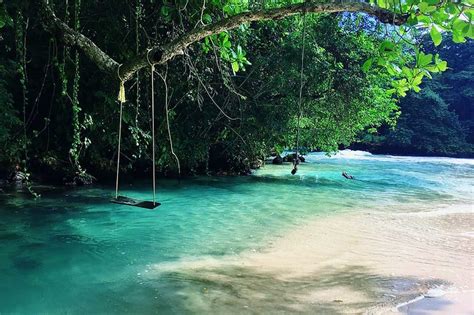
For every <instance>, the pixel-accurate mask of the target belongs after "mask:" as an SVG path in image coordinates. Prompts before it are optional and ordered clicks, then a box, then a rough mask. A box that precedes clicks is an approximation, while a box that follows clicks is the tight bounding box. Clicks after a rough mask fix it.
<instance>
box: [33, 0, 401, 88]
mask: <svg viewBox="0 0 474 315" xmlns="http://www.w3.org/2000/svg"><path fill="white" fill-rule="evenodd" d="M39 1H40V3H41V11H42V12H41V14H42V16H43V19H42V20H43V25H44V27H45V29H46V30H47V31H49V32H51V33H55V34H57V35H58V36H60V38H63V39H64V41H65V42H66V43H67V44H70V45H75V46H77V47H79V48H80V49H82V50H83V52H84V53H85V54H86V55H87V56H88V57H89V58H90V59H91V60H92V61H93V62H94V63H96V64H97V66H98V67H99V68H100V69H101V70H103V71H104V72H107V73H109V74H111V75H114V76H117V71H118V66H119V64H118V63H117V62H116V61H115V60H113V59H112V58H111V57H110V56H109V55H107V54H106V53H105V52H104V51H102V50H101V49H100V48H99V47H97V45H95V43H94V42H92V41H91V40H90V39H89V38H87V37H86V36H84V35H82V34H81V33H79V32H76V31H74V30H72V29H71V28H70V27H68V26H67V25H66V24H64V23H63V22H62V21H61V20H60V19H58V18H57V17H56V16H55V14H54V12H53V11H52V10H51V8H50V7H49V6H48V4H47V0H39ZM304 12H306V13H337V12H361V13H366V14H369V15H372V16H374V17H376V18H377V19H378V20H379V21H381V22H383V23H390V24H394V25H402V24H404V23H405V22H406V21H407V18H408V16H407V15H402V14H397V13H394V12H392V11H389V10H386V9H382V8H380V7H377V6H373V5H370V4H368V3H364V2H356V1H355V0H354V2H339V1H330V2H328V3H311V2H305V3H300V4H292V5H288V6H285V7H281V8H273V9H261V10H257V11H253V12H244V13H240V14H237V15H234V16H231V17H228V18H225V19H223V20H221V21H218V22H215V23H212V24H209V25H206V26H202V27H199V28H195V29H193V30H191V31H189V32H187V33H185V34H184V35H182V36H180V37H178V38H176V39H175V40H173V41H171V42H169V43H167V44H164V45H155V46H153V47H151V48H149V49H148V50H147V51H146V52H144V53H142V54H141V55H138V56H136V57H135V58H132V59H131V60H129V61H127V62H125V63H124V64H123V65H122V66H121V67H120V77H121V78H122V79H123V80H125V81H127V80H129V79H131V78H132V76H133V74H134V73H135V72H136V71H138V70H140V69H142V68H144V67H147V66H149V64H148V59H147V54H148V57H149V58H150V61H151V62H152V63H154V64H165V63H167V62H168V61H169V60H171V59H173V58H174V57H176V56H178V55H182V54H183V53H184V50H185V49H186V48H187V47H189V46H190V45H191V44H193V43H196V42H198V41H200V40H202V39H204V38H205V37H208V36H211V35H214V34H219V33H221V32H224V31H228V30H232V29H234V28H237V27H239V26H240V25H242V24H244V23H248V22H255V21H264V20H279V19H283V18H285V17H289V16H293V15H297V14H301V13H304Z"/></svg>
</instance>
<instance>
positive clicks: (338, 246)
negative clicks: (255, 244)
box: [155, 205, 474, 314]
mask: <svg viewBox="0 0 474 315" xmlns="http://www.w3.org/2000/svg"><path fill="white" fill-rule="evenodd" d="M388 210H389V209H385V210H384V211H383V212H376V211H371V212H368V211H360V212H359V213H351V214H337V215H333V216H327V217H322V218H317V219H315V220H314V221H312V222H308V223H305V224H304V225H302V226H298V227H295V229H293V230H292V231H291V232H289V233H288V234H287V235H285V236H283V237H281V238H278V239H276V240H274V241H273V244H271V245H269V247H268V248H267V249H265V250H264V251H262V252H248V253H243V254H241V255H239V256H232V257H226V258H225V259H212V258H209V259H198V260H193V259H189V260H183V261H182V262H181V263H179V264H168V265H166V264H159V265H156V266H155V267H156V270H157V271H159V272H160V273H161V272H168V273H169V272H174V273H178V274H180V275H181V277H184V278H186V279H189V280H190V281H196V282H197V283H201V282H202V283H207V285H206V286H205V287H203V288H202V294H200V295H196V294H195V293H196V292H186V289H183V292H182V294H183V296H193V298H191V299H190V300H189V303H191V304H192V305H193V307H192V309H196V308H197V309H200V310H202V311H203V312H208V313H235V312H238V313H290V312H294V311H299V312H303V313H325V314H334V313H370V314H386V313H397V312H402V313H409V314H474V308H473V305H472V301H473V300H474V295H473V292H474V283H473V281H474V279H473V275H474V265H473V263H474V260H473V257H474V255H473V254H474V251H473V249H474V233H473V231H474V213H473V211H472V210H473V209H472V206H471V205H468V206H461V205H459V206H452V207H449V208H446V209H444V211H443V209H435V210H433V212H432V213H417V212H413V211H403V212H402V213H400V211H399V209H394V211H393V212H395V210H397V212H395V213H394V214H388V213H389V212H392V211H388ZM435 287H437V288H439V289H440V290H445V291H446V292H447V294H446V295H444V296H442V297H438V298H431V299H427V298H425V299H422V300H419V301H417V302H415V303H411V304H408V305H404V306H402V307H399V308H398V309H396V308H395V306H396V305H398V304H400V303H403V302H406V301H410V300H412V299H414V298H416V297H418V296H420V295H423V294H424V293H426V292H427V291H428V289H430V288H435ZM436 312H438V313H436Z"/></svg>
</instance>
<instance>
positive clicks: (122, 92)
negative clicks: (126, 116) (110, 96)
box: [115, 64, 126, 199]
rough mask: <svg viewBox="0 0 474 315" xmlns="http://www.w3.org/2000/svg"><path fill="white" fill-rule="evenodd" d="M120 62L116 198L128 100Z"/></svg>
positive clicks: (116, 196) (118, 73) (118, 72)
mask: <svg viewBox="0 0 474 315" xmlns="http://www.w3.org/2000/svg"><path fill="white" fill-rule="evenodd" d="M121 66H122V65H121V64H120V65H119V66H118V68H117V76H118V78H119V80H120V88H119V95H118V101H119V102H120V117H119V134H118V147H117V174H116V176H115V199H117V198H118V191H119V174H120V144H121V142H122V111H123V103H125V102H126V99H125V83H124V81H123V79H122V78H121V77H120V67H121Z"/></svg>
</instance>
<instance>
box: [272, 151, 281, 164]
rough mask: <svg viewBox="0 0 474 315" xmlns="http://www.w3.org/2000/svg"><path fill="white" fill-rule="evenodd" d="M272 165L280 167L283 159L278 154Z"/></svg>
mask: <svg viewBox="0 0 474 315" xmlns="http://www.w3.org/2000/svg"><path fill="white" fill-rule="evenodd" d="M272 164H276V165H281V164H283V158H282V157H281V155H280V154H278V155H277V156H276V157H275V158H274V159H273V160H272Z"/></svg>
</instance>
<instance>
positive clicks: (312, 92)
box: [0, 0, 474, 183]
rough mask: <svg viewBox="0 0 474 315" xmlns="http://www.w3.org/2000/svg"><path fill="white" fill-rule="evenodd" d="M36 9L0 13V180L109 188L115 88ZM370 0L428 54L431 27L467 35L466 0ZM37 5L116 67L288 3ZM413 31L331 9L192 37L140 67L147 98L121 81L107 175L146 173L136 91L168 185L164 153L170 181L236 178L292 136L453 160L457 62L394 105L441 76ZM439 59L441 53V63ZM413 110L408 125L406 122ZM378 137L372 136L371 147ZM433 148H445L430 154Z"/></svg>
mask: <svg viewBox="0 0 474 315" xmlns="http://www.w3.org/2000/svg"><path fill="white" fill-rule="evenodd" d="M39 2H41V1H39V0H36V1H23V0H11V1H8V2H7V3H5V2H2V3H0V36H1V37H0V46H1V50H0V169H1V170H2V173H3V175H5V176H6V175H7V174H8V173H9V172H10V171H11V170H12V169H13V168H14V167H15V165H18V167H20V168H21V169H24V170H29V171H30V172H31V173H32V174H33V175H34V176H37V177H40V178H42V179H45V180H46V179H47V180H55V181H65V182H72V183H80V182H84V181H86V182H87V181H88V178H89V174H91V175H93V176H95V177H97V178H99V179H102V178H108V177H111V176H112V175H113V174H114V168H115V160H116V153H117V141H118V124H119V115H118V112H119V105H118V102H117V93H118V81H117V79H118V78H111V77H110V75H107V74H105V73H104V72H102V71H101V70H100V69H99V68H98V67H97V65H96V64H94V62H92V61H91V59H90V58H86V57H85V56H84V54H83V53H82V51H81V49H79V48H78V47H79V46H77V45H76V46H74V45H68V44H65V43H64V41H63V40H61V35H62V32H59V31H58V32H56V33H55V32H51V31H50V32H47V31H45V27H44V25H43V24H44V21H43V22H42V19H41V16H39V14H38V12H41V10H39V9H38V5H37V4H36V3H39ZM376 2H377V4H378V5H379V6H381V7H382V8H387V9H389V10H393V11H394V12H396V11H397V10H398V11H399V12H400V14H407V16H409V14H410V12H412V11H413V12H415V10H417V11H416V12H422V14H421V15H416V14H414V13H411V16H410V18H409V19H408V22H407V24H409V25H411V26H413V25H422V26H424V27H425V28H427V29H428V31H429V34H430V42H434V44H435V45H439V44H440V43H441V41H442V38H441V34H440V32H441V31H443V30H445V31H449V32H452V34H453V40H454V41H455V42H456V43H459V42H464V41H466V38H472V37H473V33H474V27H473V25H472V16H473V14H472V9H471V5H472V3H471V2H470V1H469V0H468V1H463V2H461V4H459V5H454V4H449V3H447V4H446V3H444V2H443V3H439V4H438V5H436V4H434V3H432V2H433V1H425V2H423V1H418V0H412V1H401V2H398V1H397V2H396V3H393V4H391V3H389V2H386V1H376ZM45 3H46V4H47V5H48V6H50V7H51V8H52V9H53V10H54V12H55V13H56V15H57V16H58V17H59V18H60V19H61V20H62V21H63V22H64V23H65V25H67V26H68V27H69V28H70V29H72V30H74V31H76V32H81V33H83V34H85V35H86V36H88V37H89V38H90V39H91V40H92V41H93V42H94V43H96V44H97V45H98V46H99V47H101V48H102V49H103V50H105V51H106V53H108V54H110V55H111V56H113V57H114V58H115V59H116V60H128V59H131V58H133V57H135V56H137V55H139V54H140V53H141V52H143V51H146V48H147V47H150V46H151V45H152V44H154V43H157V42H158V43H159V42H168V41H170V40H173V39H176V38H178V39H179V36H181V35H183V34H186V32H188V31H189V30H192V29H195V28H198V27H200V25H212V23H214V22H216V21H218V20H219V19H222V18H226V17H229V16H230V17H232V16H234V15H238V14H239V13H241V12H244V11H248V10H258V9H262V8H263V9H267V8H270V9H271V8H274V7H278V6H281V5H283V4H287V3H290V4H291V3H293V1H286V2H285V1H267V2H257V1H234V0H232V1H224V0H211V1H207V2H206V0H204V1H179V0H177V1H156V0H134V1H131V0H130V1H116V0H113V1H112V0H104V1H82V2H81V1H80V0H70V1H59V0H50V1H45ZM398 3H399V4H398ZM402 3H403V5H402ZM466 17H467V18H466ZM410 19H411V20H410ZM400 33H403V34H402V35H401V34H400ZM422 34H423V31H419V30H418V29H417V28H403V27H400V28H399V27H395V26H391V25H389V26H387V25H386V24H383V23H381V22H379V21H378V20H377V19H376V18H374V17H370V16H368V15H366V14H353V13H333V14H306V15H295V16H290V17H288V18H285V19H282V20H278V21H274V20H269V21H253V22H250V23H243V24H241V25H240V27H238V28H236V29H233V30H228V31H223V32H219V33H217V34H213V35H211V36H208V37H206V38H205V39H204V40H202V41H199V42H196V43H194V44H192V45H190V46H189V47H187V48H184V49H183V53H182V56H180V57H179V58H178V57H176V58H174V59H172V60H170V61H169V62H167V63H166V64H161V65H157V66H156V73H155V80H154V85H155V91H153V92H152V91H151V81H150V77H151V76H150V74H151V73H150V69H149V68H148V69H147V68H144V69H140V70H138V71H137V72H136V73H134V74H133V78H132V79H131V80H129V81H128V82H126V85H125V87H126V99H127V102H126V103H125V104H124V112H123V115H124V116H123V124H124V126H123V133H122V137H123V139H122V169H121V171H122V172H124V173H128V174H133V176H135V177H137V176H140V175H145V174H149V172H150V167H151V114H150V113H151V110H150V108H151V93H155V94H154V95H155V103H156V113H155V117H154V119H155V123H156V133H157V135H156V136H157V146H156V149H157V156H156V161H157V165H158V168H159V171H160V172H161V173H163V174H165V175H169V176H174V175H176V174H177V171H178V163H177V161H176V159H175V158H174V156H173V155H172V150H173V149H174V152H175V153H176V155H177V157H179V162H180V166H181V172H182V173H183V174H195V173H201V174H202V173H209V172H226V173H245V172H247V171H248V169H249V168H251V167H254V166H258V165H259V164H260V161H261V160H263V159H264V158H265V157H266V156H268V155H269V154H270V153H271V152H277V153H279V152H281V151H282V150H283V149H285V148H289V149H291V148H294V147H295V142H296V134H297V129H298V128H297V126H299V127H300V129H301V131H300V134H301V136H300V140H299V144H300V146H301V147H303V148H305V150H323V151H328V152H331V151H335V150H337V149H338V148H340V147H341V146H345V147H347V146H349V145H350V144H351V143H352V142H353V141H355V140H357V139H360V137H361V136H360V135H361V134H362V133H366V132H367V131H369V134H370V135H371V137H372V139H370V141H372V142H374V141H377V142H380V141H381V140H380V139H381V138H380V137H382V138H383V139H382V141H385V142H384V143H388V142H389V141H395V142H396V143H397V144H396V145H397V146H400V147H402V146H405V145H406V146H408V147H409V148H412V149H413V150H407V152H408V151H409V152H430V153H431V152H434V153H449V154H451V153H455V152H458V151H459V150H460V148H463V147H464V146H465V143H466V141H471V143H472V125H469V124H470V123H471V122H472V110H471V109H472V84H471V85H469V83H467V82H465V80H471V81H472V74H471V72H469V71H470V70H469V69H471V68H472V67H473V66H474V65H473V63H472V61H469V64H468V63H467V61H466V60H465V59H463V58H462V57H461V58H458V57H456V58H453V61H452V62H453V66H451V64H450V65H449V66H450V67H453V68H454V69H456V72H454V71H453V72H451V74H450V75H451V77H449V76H448V77H444V76H443V75H441V76H439V77H435V79H434V81H433V82H432V83H429V84H427V88H426V89H425V90H424V91H423V92H421V94H409V96H408V97H407V99H406V100H403V101H402V102H401V103H400V98H402V97H403V96H405V95H406V93H408V92H409V91H410V90H414V91H416V92H419V91H420V84H421V83H422V79H423V78H424V77H430V76H431V74H430V73H437V72H442V71H445V70H446V68H447V63H446V62H445V61H443V59H442V58H440V57H439V56H438V55H434V54H428V53H427V52H426V53H423V52H422V51H421V50H420V49H419V48H420V47H421V46H422V44H421V43H420V38H422ZM303 35H304V36H303ZM428 45H430V44H428ZM449 45H451V46H452V47H454V48H453V49H457V47H458V46H456V45H454V44H451V43H450V44H449ZM451 46H450V47H451ZM303 47H304V56H303V57H304V58H303V60H304V66H303V74H302V76H301V73H300V71H301V60H302V49H303ZM463 49H464V48H463ZM466 49H469V48H466ZM443 51H444V50H440V55H441V57H444V58H445V59H449V62H450V63H451V58H450V56H448V55H446V56H444V54H443V53H442V52H443ZM471 51H472V50H471ZM471 58H472V57H471ZM455 60H457V61H455ZM456 62H458V63H459V65H460V66H459V67H458V66H456V65H455V63H456ZM461 69H462V70H461ZM471 70H472V69H471ZM118 71H120V68H119V69H118ZM448 73H449V72H448ZM463 76H464V77H465V78H463ZM456 80H457V81H456ZM455 82H465V84H464V83H463V86H464V88H465V89H464V90H463V91H464V92H462V93H461V92H460V91H453V90H449V89H448V88H446V87H448V86H453V85H456V89H457V88H458V86H459V84H460V83H455ZM301 83H303V85H302V91H301V95H302V103H301V106H299V105H298V104H299V95H300V84H301ZM399 105H400V106H401V109H402V116H401V117H402V118H401V120H400V123H399V126H398V127H397V129H395V131H388V130H389V129H390V128H392V127H393V126H395V123H396V120H397V118H398V116H399V115H400V106H399ZM417 108H423V111H424V114H423V115H418V114H417V113H419V111H418V109H417ZM411 111H415V112H413V113H411ZM405 112H406V114H405ZM454 112H455V113H457V114H454ZM410 113H411V114H410ZM440 115H441V116H443V117H439V116H440ZM456 115H460V116H461V120H462V121H463V122H462V123H460V122H459V121H458V117H457V116H456ZM437 119H438V120H442V121H443V123H442V124H441V126H442V127H443V128H442V129H437V128H435V127H436V126H438V127H439V126H440V123H439V122H438V121H433V120H437ZM415 120H416V122H415ZM168 122H169V128H168ZM413 124H415V125H416V128H415V126H413ZM423 124H426V127H424V125H423ZM381 126H382V129H385V130H387V131H383V132H385V133H383V134H378V137H379V138H377V139H376V140H374V139H373V138H374V137H373V135H374V134H375V135H377V133H376V130H377V128H379V127H381ZM417 128H418V129H417ZM466 128H471V131H470V133H469V132H467V131H466V130H467V129H466ZM420 132H421V134H420ZM417 137H420V139H418V138H417ZM423 137H425V138H426V139H424V138H423ZM366 138H367V137H366ZM408 138H409V139H408ZM437 138H440V139H441V138H445V139H448V138H449V139H456V142H454V141H453V143H451V144H449V145H448V144H446V143H445V142H439V143H438V142H436V141H438V140H437ZM390 139H395V140H390ZM466 139H467V140H466ZM170 140H172V142H173V146H171V145H170V142H171V141H170ZM428 140H430V141H431V140H433V141H432V143H431V142H429V141H428ZM397 141H398V142H397ZM439 141H441V140H439ZM440 147H443V148H440ZM433 148H440V149H433Z"/></svg>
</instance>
